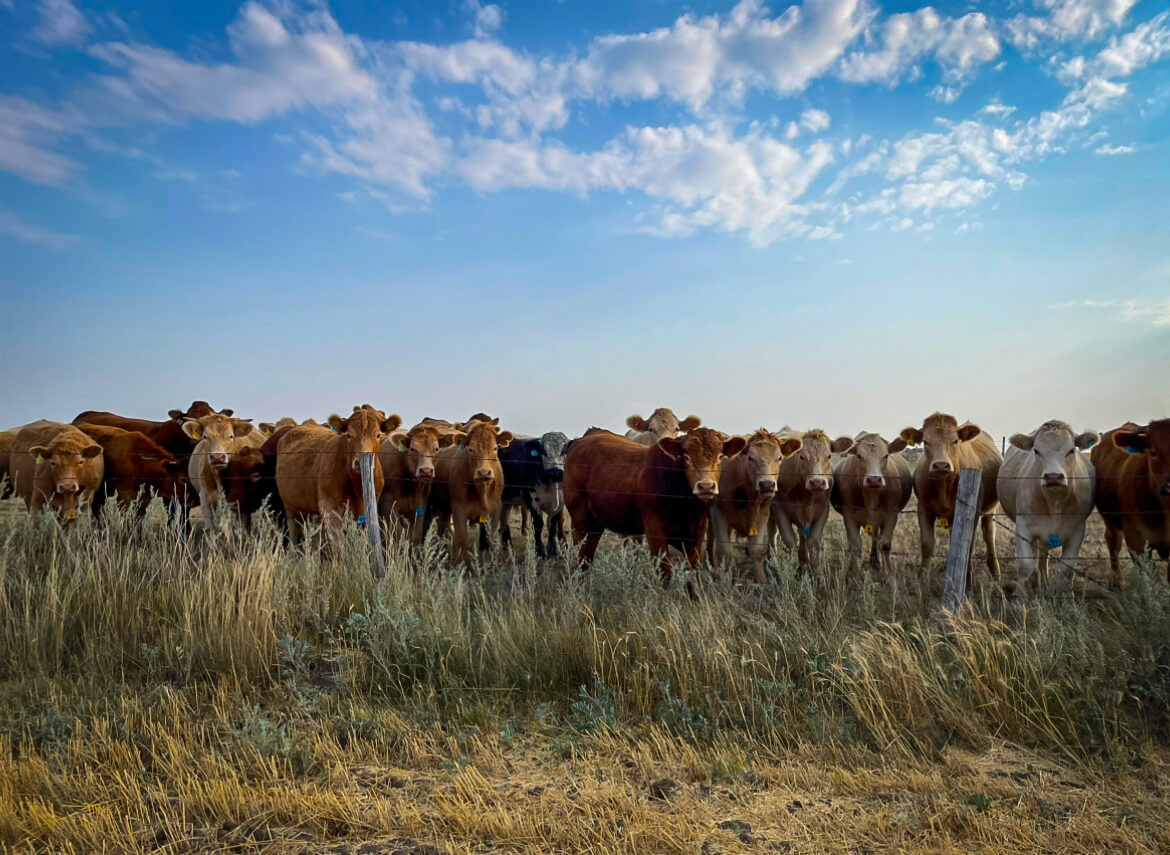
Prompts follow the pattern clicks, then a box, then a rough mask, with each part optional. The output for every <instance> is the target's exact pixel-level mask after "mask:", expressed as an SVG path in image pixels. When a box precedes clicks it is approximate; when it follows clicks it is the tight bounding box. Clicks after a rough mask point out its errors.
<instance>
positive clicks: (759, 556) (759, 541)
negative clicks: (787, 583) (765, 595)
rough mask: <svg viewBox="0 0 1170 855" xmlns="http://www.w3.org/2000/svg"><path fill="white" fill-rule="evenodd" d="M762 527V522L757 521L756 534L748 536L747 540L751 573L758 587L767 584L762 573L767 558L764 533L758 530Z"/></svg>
mask: <svg viewBox="0 0 1170 855" xmlns="http://www.w3.org/2000/svg"><path fill="white" fill-rule="evenodd" d="M762 526H763V520H760V521H758V522H757V524H756V533H755V534H749V535H748V539H747V553H748V559H749V560H750V561H751V563H752V573H753V575H754V576H755V579H756V583H757V584H759V585H765V584H767V582H768V577H767V574H765V572H764V562H765V561H766V559H767V557H768V544H767V542H766V541H765V537H766V536H765V534H764V532H763V531H761V530H760V529H761V527H762Z"/></svg>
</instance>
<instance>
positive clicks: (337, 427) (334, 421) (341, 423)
mask: <svg viewBox="0 0 1170 855" xmlns="http://www.w3.org/2000/svg"><path fill="white" fill-rule="evenodd" d="M325 424H327V425H329V427H330V428H331V429H332V430H333V432H334V433H345V428H346V427H347V426H348V425H349V419H343V418H342V417H341V416H339V415H337V413H334V414H333V415H331V416H330V417H329V418H328V419H326V420H325Z"/></svg>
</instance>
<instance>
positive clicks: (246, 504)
mask: <svg viewBox="0 0 1170 855" xmlns="http://www.w3.org/2000/svg"><path fill="white" fill-rule="evenodd" d="M314 424H316V422H314ZM293 427H295V425H293V426H288V427H282V428H280V429H279V430H277V431H276V432H274V433H273V434H272V436H270V437H268V439H266V440H265V441H264V444H263V445H261V446H260V447H259V448H254V447H252V446H251V445H245V446H244V447H243V448H239V449H237V451H236V453H235V454H233V455H232V457H231V460H229V461H228V466H227V470H226V471H225V473H224V476H223V489H224V498H225V500H226V501H227V503H228V504H229V505H230V506H231V507H232V509H233V510H234V511H235V512H236V513H237V514H238V515H239V517H240V521H241V522H242V523H243V524H244V528H245V529H251V527H252V514H254V513H256V512H257V511H259V510H260V509H261V508H263V507H264V506H265V505H266V504H267V506H268V508H269V509H270V510H271V511H272V514H273V516H274V517H275V518H276V521H277V524H278V525H279V526H280V527H281V528H283V529H285V530H286V531H287V528H288V523H287V519H286V517H285V513H284V504H283V503H282V502H281V501H280V496H279V495H278V494H277V492H276V451H277V448H278V447H279V445H280V440H281V439H282V438H283V437H284V435H285V434H286V433H288V432H289V431H290V430H292V428H293Z"/></svg>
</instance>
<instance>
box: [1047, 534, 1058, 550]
mask: <svg viewBox="0 0 1170 855" xmlns="http://www.w3.org/2000/svg"><path fill="white" fill-rule="evenodd" d="M1048 546H1049V548H1050V549H1056V547H1058V546H1060V538H1059V537H1058V536H1057V535H1055V534H1050V535H1048Z"/></svg>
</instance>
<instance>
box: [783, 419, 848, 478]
mask: <svg viewBox="0 0 1170 855" xmlns="http://www.w3.org/2000/svg"><path fill="white" fill-rule="evenodd" d="M852 447H853V440H852V439H850V438H849V437H847V436H839V437H837V438H836V439H834V440H830V439H829V437H828V435H827V434H826V433H825V432H824V431H822V430H810V431H809V432H808V433H806V434H805V435H804V436H802V437H801V446H800V450H799V451H797V452H796V453H795V454H794V455H792V459H791V461H790V462H789V463H788V465H787V466H785V469H784V475H785V478H786V479H791V480H790V481H788V483H790V484H791V483H792V482H793V481H795V482H797V483H802V484H803V485H804V488H805V489H806V490H808V491H809V492H810V493H821V492H824V491H826V490H828V489H829V484H830V483H831V482H830V480H829V479H830V477H831V476H832V474H833V467H832V464H831V462H830V457H831V456H832V455H834V454H843V453H844V452H846V451H848V450H849V449H851V448H852Z"/></svg>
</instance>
